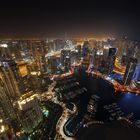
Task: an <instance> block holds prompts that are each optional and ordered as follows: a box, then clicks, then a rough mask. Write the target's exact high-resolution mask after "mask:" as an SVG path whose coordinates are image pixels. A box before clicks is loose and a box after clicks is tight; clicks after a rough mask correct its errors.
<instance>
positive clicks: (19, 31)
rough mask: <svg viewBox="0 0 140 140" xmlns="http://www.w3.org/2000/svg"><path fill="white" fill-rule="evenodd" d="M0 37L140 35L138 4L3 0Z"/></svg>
mask: <svg viewBox="0 0 140 140" xmlns="http://www.w3.org/2000/svg"><path fill="white" fill-rule="evenodd" d="M0 5H1V7H0V37H41V36H43V37H45V36H46V37H47V36H48V37H57V36H64V34H65V32H66V33H67V34H68V36H104V35H107V36H108V35H113V36H115V35H117V36H119V35H127V36H129V37H131V38H136V39H140V29H139V25H140V10H139V9H140V5H139V4H138V3H134V2H128V1H127V2H124V1H123V2H121V1H120V2H119V1H117V2H115V1H113V0H112V1H104V2H102V1H100V2H97V1H94V0H93V1H92V2H91V1H87V0H86V1H84V2H83V1H76V0H75V1H74V0H65V1H63V0H57V1H53V0H50V1H47V0H44V1H41V0H38V1H35V0H34V1H30V2H29V0H28V1H26V0H24V1H21V0H18V1H14V0H9V1H4V2H1V4H0Z"/></svg>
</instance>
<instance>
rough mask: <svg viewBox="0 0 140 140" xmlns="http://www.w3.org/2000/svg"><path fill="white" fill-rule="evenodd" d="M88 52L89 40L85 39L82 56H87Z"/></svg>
mask: <svg viewBox="0 0 140 140" xmlns="http://www.w3.org/2000/svg"><path fill="white" fill-rule="evenodd" d="M88 52H89V42H88V41H84V44H83V46H82V57H85V56H87V55H88Z"/></svg>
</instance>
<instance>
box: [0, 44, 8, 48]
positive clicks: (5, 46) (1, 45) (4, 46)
mask: <svg viewBox="0 0 140 140" xmlns="http://www.w3.org/2000/svg"><path fill="white" fill-rule="evenodd" d="M0 47H3V48H7V47H8V45H7V44H0Z"/></svg>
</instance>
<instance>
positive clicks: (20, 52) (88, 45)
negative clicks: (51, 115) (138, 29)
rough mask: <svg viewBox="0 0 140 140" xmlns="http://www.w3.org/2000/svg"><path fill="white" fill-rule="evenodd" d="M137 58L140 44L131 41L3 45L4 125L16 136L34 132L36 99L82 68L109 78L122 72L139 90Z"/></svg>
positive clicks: (0, 105) (0, 91)
mask: <svg viewBox="0 0 140 140" xmlns="http://www.w3.org/2000/svg"><path fill="white" fill-rule="evenodd" d="M139 55H140V46H139V44H138V43H137V42H136V41H130V40H128V39H127V38H119V39H114V38H110V39H105V40H101V41H99V40H96V39H46V40H45V39H44V40H43V39H42V40H39V39H38V40H0V98H1V100H0V119H2V120H3V122H4V123H5V126H6V125H7V126H8V129H11V132H12V133H14V132H13V131H15V133H16V134H19V133H17V130H16V128H19V130H20V132H22V131H24V132H27V133H29V132H32V129H33V127H36V126H37V125H38V124H39V123H40V122H41V120H42V118H43V116H42V112H41V109H40V103H39V99H38V98H37V97H36V96H35V95H36V94H37V95H39V94H41V93H42V92H44V91H47V87H48V85H49V84H50V79H51V78H52V77H53V76H54V75H60V74H64V73H67V72H73V69H72V68H76V67H75V66H76V65H78V66H79V64H80V66H82V67H85V68H86V69H87V70H88V71H99V72H100V73H102V74H104V75H108V76H109V75H111V74H112V73H114V72H118V73H121V74H122V72H123V74H122V76H123V79H122V83H123V85H124V86H130V87H131V88H132V89H136V90H139V89H140V56H139ZM116 60H117V61H116ZM15 121H17V125H15V123H14V122H15ZM14 125H15V126H14ZM0 135H1V134H0Z"/></svg>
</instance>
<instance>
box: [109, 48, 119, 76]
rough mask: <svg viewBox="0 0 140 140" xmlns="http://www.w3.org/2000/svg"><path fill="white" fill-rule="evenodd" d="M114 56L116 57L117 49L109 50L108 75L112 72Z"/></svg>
mask: <svg viewBox="0 0 140 140" xmlns="http://www.w3.org/2000/svg"><path fill="white" fill-rule="evenodd" d="M116 56H117V48H109V53H108V58H107V63H108V64H107V66H108V74H111V73H112V72H113V69H114V63H115V59H116Z"/></svg>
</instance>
